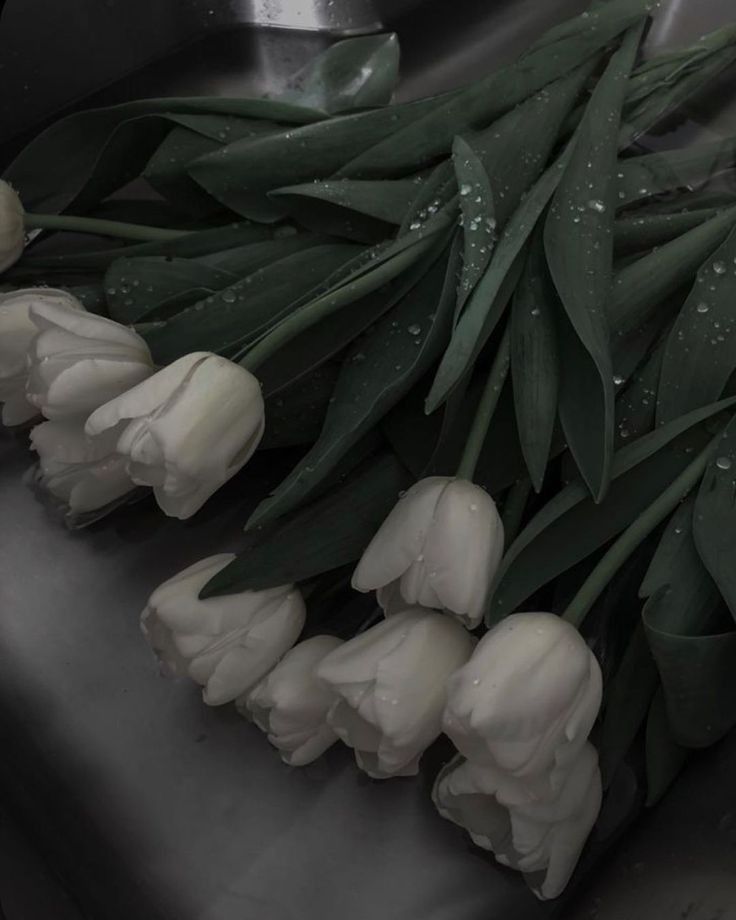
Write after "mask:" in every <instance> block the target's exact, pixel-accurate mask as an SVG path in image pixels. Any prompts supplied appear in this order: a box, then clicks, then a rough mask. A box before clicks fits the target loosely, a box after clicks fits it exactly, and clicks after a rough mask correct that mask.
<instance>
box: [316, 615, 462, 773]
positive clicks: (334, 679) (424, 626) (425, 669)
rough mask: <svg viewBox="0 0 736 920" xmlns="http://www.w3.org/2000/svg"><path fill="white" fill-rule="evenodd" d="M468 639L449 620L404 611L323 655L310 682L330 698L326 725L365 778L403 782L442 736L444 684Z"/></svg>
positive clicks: (444, 617) (458, 663) (415, 770)
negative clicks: (319, 685) (319, 682)
mask: <svg viewBox="0 0 736 920" xmlns="http://www.w3.org/2000/svg"><path fill="white" fill-rule="evenodd" d="M472 647H473V639H472V637H471V636H470V635H469V634H468V633H467V632H466V630H465V629H463V627H462V626H460V624H459V623H456V622H455V621H454V620H452V619H450V618H449V617H446V616H443V615H442V614H440V613H433V612H430V611H426V610H417V609H414V610H405V611H403V612H401V613H397V614H396V615H394V616H392V617H391V618H390V619H387V620H384V621H383V622H381V623H379V624H378V625H377V626H373V627H372V628H371V629H368V630H366V631H365V632H364V633H362V634H361V635H358V636H356V637H355V638H354V639H351V640H350V641H349V642H346V643H345V644H344V645H341V646H340V648H338V649H336V650H335V651H334V652H331V653H330V654H329V655H328V656H327V657H326V658H325V659H324V660H323V661H322V663H321V664H320V665H319V666H318V668H317V676H318V677H319V678H320V679H321V680H323V681H324V682H325V684H326V685H327V686H328V687H329V688H330V689H331V690H332V691H333V692H334V693H335V694H336V697H337V699H336V702H335V703H333V705H332V707H331V709H330V712H329V715H328V722H329V723H330V725H331V726H332V727H333V729H334V730H335V732H336V733H337V735H338V737H339V738H340V739H341V740H342V741H344V742H345V744H347V745H348V746H349V747H352V748H354V749H355V757H356V760H357V762H358V766H360V767H361V768H362V769H363V770H365V772H366V773H368V775H369V776H372V777H374V778H376V779H384V778H386V777H389V776H410V775H413V774H415V773H416V772H417V770H418V764H419V758H420V757H421V755H422V753H423V751H424V750H425V748H427V747H428V746H429V745H430V744H431V743H432V742H433V741H434V740H435V739H436V738H437V737H438V735H439V734H440V732H441V730H442V726H441V722H442V710H443V708H444V705H445V700H446V686H447V680H448V678H449V677H450V675H451V674H452V673H453V671H455V670H456V668H458V667H460V665H462V664H463V663H464V662H465V661H467V659H468V656H469V655H470V652H471V650H472Z"/></svg>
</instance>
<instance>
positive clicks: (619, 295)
mask: <svg viewBox="0 0 736 920" xmlns="http://www.w3.org/2000/svg"><path fill="white" fill-rule="evenodd" d="M735 223H736V208H728V209H727V210H726V211H723V212H721V213H720V214H717V215H716V216H715V217H712V218H711V219H710V220H707V221H705V223H702V224H700V225H699V226H697V227H695V228H694V229H693V230H689V231H688V232H687V233H683V234H682V236H678V237H677V239H674V240H672V241H671V242H669V243H665V244H664V246H661V247H660V248H659V249H657V251H656V252H652V253H650V254H649V255H646V256H644V257H643V258H641V259H638V260H637V261H636V262H633V263H632V264H631V265H628V266H626V268H623V269H621V271H620V272H618V273H617V274H616V277H615V279H614V285H613V293H612V296H611V299H610V301H609V303H608V318H609V324H610V326H611V330H612V331H613V332H615V333H616V334H618V335H625V334H626V333H627V332H631V331H632V330H634V329H637V328H639V326H641V325H642V324H643V323H644V322H646V321H647V319H649V318H650V317H651V315H652V314H653V312H654V311H655V310H656V309H657V308H658V307H659V306H660V304H661V303H662V302H663V301H664V300H666V299H667V298H668V297H671V296H672V295H673V294H674V293H675V292H676V291H677V290H678V289H679V288H680V287H682V285H683V284H687V283H688V282H689V281H690V280H691V279H692V277H693V276H694V275H695V273H696V271H697V270H698V268H699V267H700V265H701V264H702V263H703V262H704V261H705V259H706V258H707V257H708V256H709V255H711V254H712V253H713V251H714V250H715V249H716V248H717V247H718V246H720V244H721V243H722V242H723V240H724V239H725V238H726V236H728V234H729V233H730V231H731V229H732V227H733V226H734V224H735Z"/></svg>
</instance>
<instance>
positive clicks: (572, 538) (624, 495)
mask: <svg viewBox="0 0 736 920" xmlns="http://www.w3.org/2000/svg"><path fill="white" fill-rule="evenodd" d="M734 404H736V399H734V400H730V399H724V400H721V401H720V402H718V403H715V404H713V405H712V406H708V407H706V408H704V409H700V410H698V411H696V412H691V413H689V414H688V415H687V416H684V417H683V418H680V419H677V420H675V421H674V422H671V423H670V424H669V425H663V426H661V427H660V428H658V429H656V430H655V431H653V432H651V433H650V434H647V435H644V437H642V438H640V439H639V440H638V441H636V442H635V443H633V444H628V445H627V446H626V447H624V448H622V449H621V450H620V451H618V452H617V453H616V454H615V455H614V458H613V464H612V482H611V488H610V489H609V492H608V494H607V495H606V497H605V499H604V500H603V501H602V502H601V503H600V504H596V503H595V502H594V501H593V500H592V498H591V497H590V494H589V492H588V491H587V490H586V487H585V485H584V484H583V482H582V481H580V480H576V481H574V482H572V483H570V485H568V486H565V488H564V489H562V490H561V491H560V492H558V493H557V494H556V495H555V496H554V497H553V498H552V499H550V501H548V502H547V504H546V505H544V506H543V507H542V508H541V509H540V510H539V511H538V512H537V514H536V515H535V516H534V517H533V518H532V519H531V520H530V521H529V523H528V524H527V525H526V527H525V528H524V529H523V530H522V531H521V533H520V534H519V536H518V537H517V538H516V540H514V542H513V543H512V544H511V546H510V547H509V548H508V549H507V551H506V554H505V555H504V558H503V560H502V562H501V565H500V567H499V570H498V572H497V573H496V577H495V579H494V583H493V585H492V589H491V600H490V603H489V608H488V623H489V625H490V624H492V623H495V622H497V621H498V620H500V619H502V618H503V617H504V616H506V615H507V614H509V613H513V612H514V611H515V610H516V609H518V607H519V605H520V604H521V603H522V602H523V601H525V600H526V599H527V598H528V597H531V595H532V594H533V593H534V592H535V591H537V590H538V589H539V588H541V587H542V585H545V584H547V583H548V582H550V581H551V580H552V579H553V578H555V577H556V576H557V575H559V574H560V573H561V572H564V571H566V570H567V569H569V568H571V567H572V566H573V565H575V564H576V563H578V562H580V561H581V560H582V559H585V558H586V557H587V556H589V555H590V554H591V553H593V552H595V551H596V550H597V549H599V548H600V547H601V546H603V545H604V544H605V543H606V542H608V540H610V539H612V538H613V537H615V536H616V535H617V534H618V533H620V532H621V531H622V530H624V528H626V527H627V526H628V525H629V524H630V523H631V522H632V521H633V520H634V519H635V518H636V517H637V516H638V515H639V514H640V513H641V512H642V511H643V510H644V509H645V508H646V507H648V506H649V505H650V504H651V503H652V501H654V499H655V498H656V497H657V496H658V495H659V494H660V493H661V492H662V491H663V490H664V489H665V488H667V486H668V485H669V484H670V483H671V482H672V481H673V480H674V479H675V478H676V477H677V476H678V475H679V474H680V473H681V472H682V471H683V469H685V467H686V466H688V464H689V463H690V461H691V460H692V456H691V453H692V451H693V450H700V449H701V448H702V447H704V446H705V444H706V443H707V442H708V440H709V438H710V435H709V434H708V432H706V431H703V430H701V429H700V428H699V427H698V426H699V425H700V423H701V422H704V421H706V420H707V419H709V418H711V417H713V416H714V415H716V414H717V413H718V412H721V411H723V410H724V409H727V408H729V407H731V406H732V405H734Z"/></svg>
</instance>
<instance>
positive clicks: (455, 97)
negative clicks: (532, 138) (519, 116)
mask: <svg viewBox="0 0 736 920" xmlns="http://www.w3.org/2000/svg"><path fill="white" fill-rule="evenodd" d="M650 6H651V4H650V3H649V2H647V0H614V2H610V3H606V4H601V5H599V6H596V7H595V8H594V9H591V10H589V11H586V14H585V15H584V16H579V17H576V19H574V20H571V21H570V23H569V24H566V25H565V26H564V27H563V29H559V28H555V29H553V30H552V31H551V32H550V33H548V36H547V37H546V38H544V39H542V40H540V41H539V42H537V44H536V45H534V46H533V47H532V48H531V49H530V50H529V51H528V52H527V53H526V54H524V55H523V56H522V57H521V58H519V60H517V61H516V62H514V63H513V64H510V65H509V66H507V67H505V68H503V69H501V70H499V71H497V72H496V73H492V74H490V75H489V76H487V77H484V78H483V79H482V80H478V81H477V82H475V83H473V84H471V85H470V86H468V87H466V88H464V89H462V90H460V91H459V92H454V93H451V94H449V96H448V97H447V98H446V99H445V100H443V101H441V102H440V104H439V105H434V106H432V107H431V108H429V109H428V111H427V113H426V114H424V116H423V117H421V118H419V119H417V120H416V121H415V122H414V123H412V124H410V125H409V126H407V127H406V128H404V129H403V130H401V131H398V132H392V134H391V136H389V137H385V138H383V137H376V139H375V140H374V146H372V147H367V146H366V145H364V146H363V147H362V148H360V149H359V151H356V154H354V159H352V160H351V161H350V162H347V164H346V165H345V166H344V167H343V168H342V169H341V170H340V175H342V176H349V177H352V178H362V179H385V178H393V177H395V176H400V175H404V174H406V173H407V172H410V171H414V170H416V169H417V168H419V167H421V166H425V165H428V164H430V163H432V162H433V161H434V160H435V159H436V158H437V157H439V156H441V155H443V154H447V152H448V151H449V149H450V146H451V145H452V142H453V139H454V137H455V136H456V135H457V134H461V133H463V132H465V131H467V130H468V129H469V128H477V127H485V126H486V125H488V124H490V123H491V122H492V121H493V120H494V119H495V118H498V117H499V116H500V115H502V114H503V113H504V112H507V111H509V110H510V109H512V108H513V107H514V106H515V105H517V104H518V103H519V102H521V101H523V100H524V99H526V98H527V97H529V96H531V95H532V94H533V93H536V92H537V91H538V90H540V89H542V87H544V86H546V85H547V84H548V83H551V82H552V81H553V80H556V79H557V78H558V77H561V76H562V75H563V74H566V73H568V72H569V71H571V70H573V69H574V68H575V67H577V66H579V65H580V64H582V63H583V62H584V61H586V60H588V59H589V58H591V57H592V56H593V55H595V54H596V52H598V51H601V50H602V49H603V48H605V47H606V46H607V45H608V44H609V43H610V42H611V41H612V40H613V39H614V38H616V36H617V35H620V34H621V32H623V31H624V30H625V29H627V28H628V27H629V26H631V25H633V24H634V23H635V22H637V21H639V20H641V19H642V17H643V16H645V15H646V13H647V12H648V11H649V9H650Z"/></svg>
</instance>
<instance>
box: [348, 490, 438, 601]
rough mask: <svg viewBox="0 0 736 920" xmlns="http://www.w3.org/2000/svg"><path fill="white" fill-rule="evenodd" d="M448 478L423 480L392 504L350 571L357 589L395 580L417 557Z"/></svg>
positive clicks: (369, 587) (373, 588) (373, 586)
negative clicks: (355, 565)
mask: <svg viewBox="0 0 736 920" xmlns="http://www.w3.org/2000/svg"><path fill="white" fill-rule="evenodd" d="M450 481H451V480H450V479H449V478H447V477H444V476H434V477H429V478H427V479H422V480H420V481H419V482H417V483H415V484H414V485H413V486H412V487H411V488H410V489H409V490H408V491H407V492H406V494H405V495H404V496H403V498H401V499H400V501H399V502H398V503H397V504H396V505H395V506H394V508H393V510H392V511H391V513H390V514H389V516H388V517H387V518H386V520H385V521H384V522H383V524H382V525H381V527H380V528H379V530H378V532H377V533H376V535H375V536H374V537H373V539H372V540H371V542H370V543H369V544H368V547H367V548H366V550H365V552H364V553H363V556H362V558H361V560H360V562H359V563H358V565H357V567H356V569H355V572H354V573H353V579H352V585H353V587H354V588H355V589H356V591H363V592H365V591H374V590H375V589H377V588H381V587H383V586H384V585H387V584H389V583H390V582H392V581H395V580H396V579H398V578H400V577H401V575H402V574H403V573H404V572H405V571H406V570H407V569H408V568H409V566H410V565H411V564H412V563H413V562H415V561H416V560H417V556H420V555H421V554H422V551H423V547H424V541H425V539H426V537H427V534H428V532H429V529H430V527H431V524H432V520H433V517H434V513H435V509H436V507H437V503H438V501H439V499H440V496H441V494H442V492H443V490H444V489H445V488H446V487H447V484H448V483H449V482H450Z"/></svg>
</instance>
